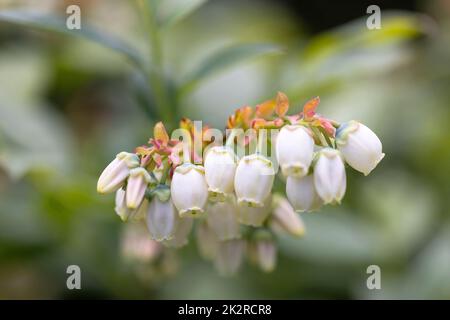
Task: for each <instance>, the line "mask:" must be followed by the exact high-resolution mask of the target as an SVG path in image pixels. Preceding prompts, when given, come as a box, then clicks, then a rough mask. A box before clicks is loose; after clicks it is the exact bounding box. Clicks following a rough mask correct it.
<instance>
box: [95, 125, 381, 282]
mask: <svg viewBox="0 0 450 320" xmlns="http://www.w3.org/2000/svg"><path fill="white" fill-rule="evenodd" d="M311 119H315V118H311ZM318 119H323V118H318ZM327 121H328V120H327ZM336 127H337V130H336V131H332V134H329V136H325V134H323V133H322V136H320V137H318V135H317V127H314V126H312V125H310V123H309V122H307V121H303V122H302V121H289V123H283V124H282V125H280V128H279V129H280V130H279V133H278V135H277V137H276V139H275V140H274V141H272V143H273V144H274V145H275V151H276V152H275V154H276V162H274V161H272V160H271V159H270V158H269V157H266V156H264V155H263V154H261V153H260V152H259V151H258V149H257V150H256V151H255V152H254V153H252V154H250V155H245V156H242V157H241V158H239V157H238V156H237V154H236V153H235V151H234V150H235V149H234V147H233V145H230V144H229V143H227V144H226V145H225V146H222V145H215V146H212V147H211V148H209V149H208V150H207V152H206V153H205V155H204V158H203V161H201V163H200V164H193V163H191V161H190V160H186V159H190V158H191V157H190V155H189V156H188V157H186V155H184V159H185V161H184V163H181V162H180V163H176V161H174V160H172V164H171V165H170V164H168V163H167V162H166V163H165V165H164V164H160V165H156V166H155V165H149V163H151V162H149V161H148V159H153V158H149V157H146V156H143V155H142V154H139V153H137V154H134V153H126V152H121V153H119V154H118V155H117V157H116V159H114V160H113V161H112V162H111V163H110V164H109V165H108V166H107V167H106V169H105V170H104V171H103V173H102V174H101V176H100V178H99V180H98V185H97V190H98V192H100V193H109V192H116V208H115V210H116V212H117V214H118V215H119V216H120V217H121V218H122V220H124V221H126V220H136V221H145V222H146V224H147V227H148V231H149V234H150V237H151V239H153V240H155V241H159V242H162V243H164V244H165V245H167V246H169V247H181V246H184V245H185V244H187V243H188V237H189V234H190V233H191V230H192V229H193V226H194V220H196V221H197V223H195V229H196V234H197V244H198V247H199V251H200V253H201V254H202V255H203V256H204V257H205V258H207V259H212V260H214V262H215V265H216V266H217V268H218V269H219V271H220V272H222V273H224V274H230V273H233V272H235V271H236V270H237V269H238V267H239V266H240V264H241V262H242V260H243V256H244V253H245V252H247V253H248V257H249V258H250V261H252V262H255V263H256V264H257V265H258V266H259V267H260V268H261V269H262V270H264V271H271V270H273V268H274V266H275V262H276V245H275V242H274V236H275V234H276V233H277V232H285V233H289V234H291V235H294V236H301V235H303V233H304V227H303V223H302V221H301V219H300V216H299V215H298V214H297V212H304V211H314V210H317V209H319V208H320V207H321V206H322V205H325V204H339V203H340V202H341V200H342V198H343V197H344V194H345V191H346V173H345V163H347V164H348V165H349V166H351V167H352V168H354V169H356V170H357V171H360V172H362V173H363V174H364V175H367V174H369V173H370V172H371V171H372V170H373V169H374V168H375V167H376V165H377V164H378V163H379V162H380V160H381V159H382V158H383V156H384V154H383V153H382V146H381V142H380V140H379V139H378V137H377V136H376V135H375V134H374V133H373V132H372V131H371V130H370V129H369V128H367V127H366V126H365V125H363V124H361V123H358V122H356V121H350V122H348V123H345V124H341V125H336ZM161 136H162V137H163V140H166V141H165V142H164V141H162V142H163V143H156V142H154V145H158V146H159V145H164V146H166V147H167V146H169V145H170V144H169V140H168V138H165V137H166V136H167V135H166V134H162V135H161ZM324 137H326V138H327V141H326V142H323V141H324V140H323V139H324ZM233 138H234V136H233ZM330 138H331V139H330ZM322 142H323V143H322ZM160 148H161V147H160ZM173 149H174V150H175V149H176V150H178V151H179V150H180V149H179V148H178V149H177V148H173ZM149 150H150V149H149ZM151 150H152V151H151V152H148V154H151V155H154V154H155V153H154V152H153V149H151ZM164 150H167V148H166V149H164ZM183 150H190V148H187V149H186V148H184V149H183ZM164 152H166V151H164ZM189 152H190V151H189ZM170 159H173V157H172V158H170ZM160 163H161V161H160ZM201 164H203V165H201ZM276 164H278V165H279V167H280V168H281V175H280V176H283V177H284V179H285V180H286V196H287V199H285V198H284V197H282V196H281V195H279V194H273V193H272V188H273V184H274V180H275V178H276V176H277V175H276V168H275V166H276ZM284 179H282V180H284Z"/></svg>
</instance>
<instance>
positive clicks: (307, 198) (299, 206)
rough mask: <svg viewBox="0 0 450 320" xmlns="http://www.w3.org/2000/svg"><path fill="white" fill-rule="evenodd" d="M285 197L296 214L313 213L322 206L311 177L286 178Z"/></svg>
mask: <svg viewBox="0 0 450 320" xmlns="http://www.w3.org/2000/svg"><path fill="white" fill-rule="evenodd" d="M286 195H287V197H288V199H289V202H290V203H291V204H292V206H293V207H294V209H295V211H297V212H304V211H315V210H317V209H319V208H320V206H321V205H322V199H320V197H319V195H318V194H317V192H316V188H315V187H314V178H313V176H312V175H308V176H305V177H300V178H299V177H288V178H287V181H286Z"/></svg>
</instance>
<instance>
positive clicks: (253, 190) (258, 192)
mask: <svg viewBox="0 0 450 320" xmlns="http://www.w3.org/2000/svg"><path fill="white" fill-rule="evenodd" d="M274 177H275V176H274V170H273V165H272V162H271V161H270V160H269V159H267V158H266V157H264V156H262V155H260V154H252V155H249V156H246V157H243V158H242V159H241V160H240V161H239V164H238V167H237V169H236V176H235V179H234V189H235V191H236V196H237V198H238V203H240V204H244V205H248V206H252V207H262V206H264V201H265V200H266V199H267V197H268V196H269V194H270V192H271V190H272V185H273V181H274Z"/></svg>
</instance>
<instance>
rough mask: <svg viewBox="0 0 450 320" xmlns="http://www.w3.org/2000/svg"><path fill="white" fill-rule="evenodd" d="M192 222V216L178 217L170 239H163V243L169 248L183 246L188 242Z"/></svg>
mask: <svg viewBox="0 0 450 320" xmlns="http://www.w3.org/2000/svg"><path fill="white" fill-rule="evenodd" d="M193 223H194V221H193V219H192V218H189V217H185V218H180V219H179V220H178V223H177V225H176V228H175V232H174V233H173V237H172V239H170V240H165V241H163V243H164V244H165V245H166V246H168V247H171V248H181V247H184V246H185V245H187V244H188V242H189V234H190V233H191V230H192V225H193Z"/></svg>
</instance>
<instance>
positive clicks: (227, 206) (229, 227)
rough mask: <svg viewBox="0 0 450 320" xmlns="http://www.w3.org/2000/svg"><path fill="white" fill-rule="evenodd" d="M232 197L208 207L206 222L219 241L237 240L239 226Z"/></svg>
mask: <svg viewBox="0 0 450 320" xmlns="http://www.w3.org/2000/svg"><path fill="white" fill-rule="evenodd" d="M237 209H238V208H237V205H236V202H235V199H234V197H231V196H229V197H227V199H226V200H225V201H224V202H215V203H211V204H209V205H208V210H207V213H208V217H207V222H208V225H209V227H210V228H211V229H212V230H213V231H214V233H215V234H216V236H217V238H218V239H219V240H220V241H224V240H230V239H236V238H239V237H240V235H241V233H240V224H239V221H238V213H237Z"/></svg>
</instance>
